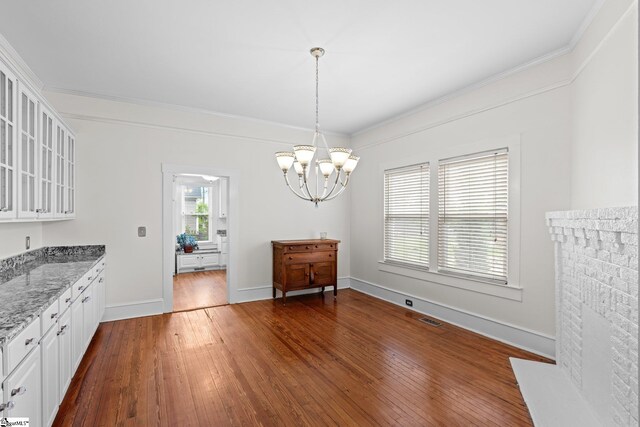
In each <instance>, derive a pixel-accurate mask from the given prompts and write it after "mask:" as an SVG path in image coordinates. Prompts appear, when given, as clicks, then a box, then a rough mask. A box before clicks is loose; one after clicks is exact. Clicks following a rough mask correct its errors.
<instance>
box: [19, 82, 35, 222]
mask: <svg viewBox="0 0 640 427" xmlns="http://www.w3.org/2000/svg"><path fill="white" fill-rule="evenodd" d="M18 102H19V109H18V111H19V112H20V130H19V135H20V146H19V147H20V151H19V152H18V157H19V158H20V162H19V165H20V167H19V175H20V179H19V180H18V185H19V187H20V188H19V190H18V195H19V200H20V201H19V203H18V208H19V209H18V216H19V217H21V218H33V217H35V216H36V209H37V208H36V190H37V186H36V179H37V178H38V174H37V172H36V164H37V163H38V162H37V156H38V151H39V150H37V149H36V135H37V133H36V132H37V121H38V117H37V108H38V102H37V100H36V97H35V95H33V93H31V92H30V91H29V90H28V89H27V88H26V87H24V85H21V86H20V96H19V98H18Z"/></svg>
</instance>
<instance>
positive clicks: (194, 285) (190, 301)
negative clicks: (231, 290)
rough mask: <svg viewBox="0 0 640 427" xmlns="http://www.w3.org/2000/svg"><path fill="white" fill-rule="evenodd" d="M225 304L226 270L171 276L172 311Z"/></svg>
mask: <svg viewBox="0 0 640 427" xmlns="http://www.w3.org/2000/svg"><path fill="white" fill-rule="evenodd" d="M226 303H227V272H226V270H211V271H197V272H194V273H180V274H177V275H175V276H173V311H185V310H193V309H196V308H204V307H214V306H217V305H223V304H226Z"/></svg>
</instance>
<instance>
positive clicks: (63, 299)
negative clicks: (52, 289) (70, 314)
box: [58, 288, 73, 315]
mask: <svg viewBox="0 0 640 427" xmlns="http://www.w3.org/2000/svg"><path fill="white" fill-rule="evenodd" d="M72 302H73V298H71V288H69V289H67V290H66V291H64V293H63V294H62V295H60V298H58V304H59V306H60V314H61V315H62V313H64V312H65V310H67V309H68V308H69V307H71V303H72Z"/></svg>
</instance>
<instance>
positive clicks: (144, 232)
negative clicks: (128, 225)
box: [138, 227, 147, 237]
mask: <svg viewBox="0 0 640 427" xmlns="http://www.w3.org/2000/svg"><path fill="white" fill-rule="evenodd" d="M146 236H147V227H138V237H146Z"/></svg>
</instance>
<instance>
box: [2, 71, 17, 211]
mask: <svg viewBox="0 0 640 427" xmlns="http://www.w3.org/2000/svg"><path fill="white" fill-rule="evenodd" d="M15 94H16V79H15V77H14V76H13V75H12V74H11V73H9V71H8V70H6V69H4V68H3V67H2V64H0V219H3V218H15V217H16V206H15V202H14V195H15V191H16V166H15V165H16V147H15V126H16V95H15Z"/></svg>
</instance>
